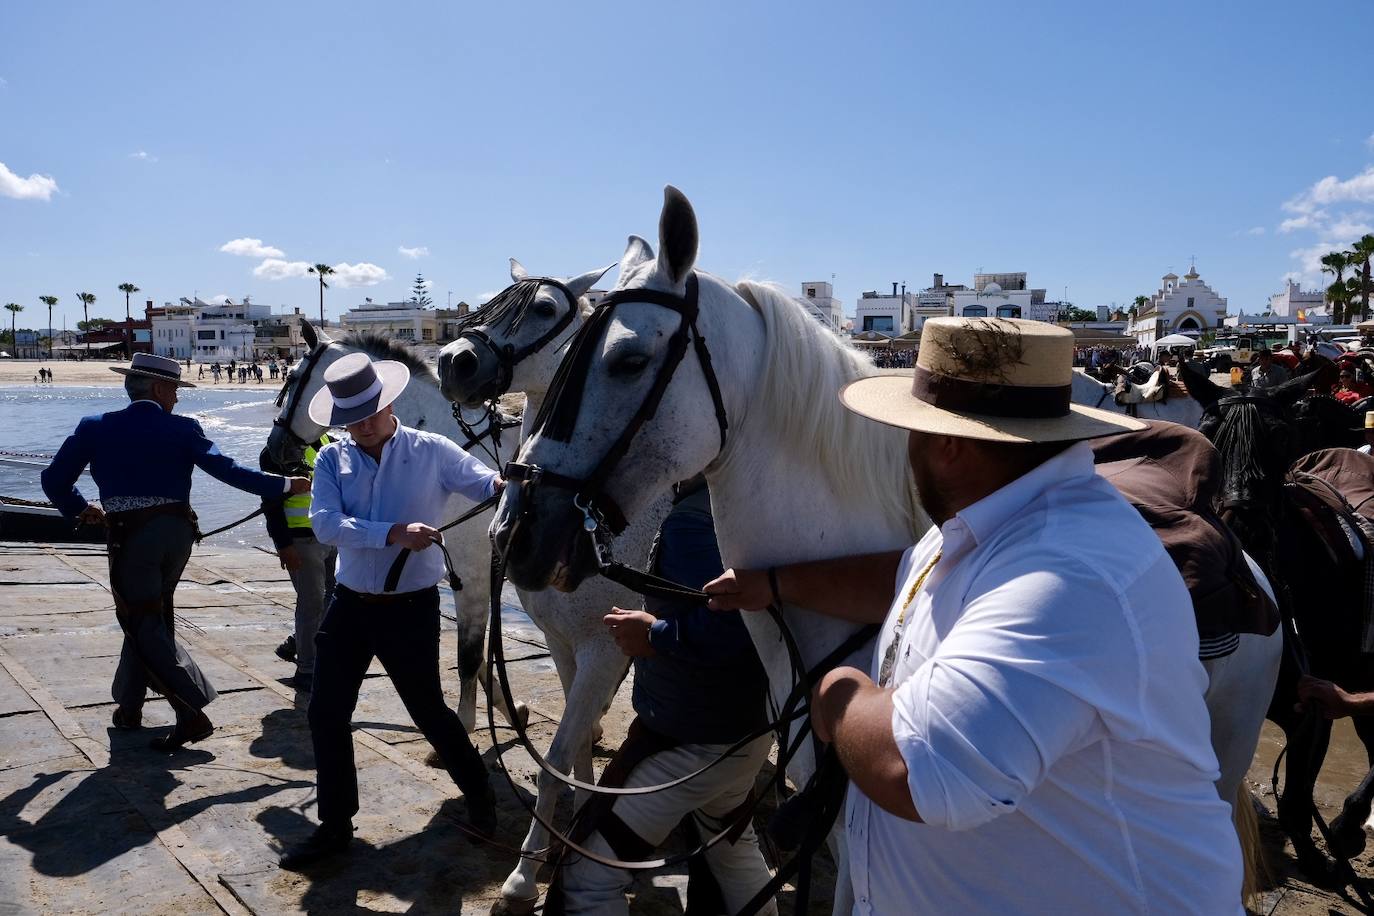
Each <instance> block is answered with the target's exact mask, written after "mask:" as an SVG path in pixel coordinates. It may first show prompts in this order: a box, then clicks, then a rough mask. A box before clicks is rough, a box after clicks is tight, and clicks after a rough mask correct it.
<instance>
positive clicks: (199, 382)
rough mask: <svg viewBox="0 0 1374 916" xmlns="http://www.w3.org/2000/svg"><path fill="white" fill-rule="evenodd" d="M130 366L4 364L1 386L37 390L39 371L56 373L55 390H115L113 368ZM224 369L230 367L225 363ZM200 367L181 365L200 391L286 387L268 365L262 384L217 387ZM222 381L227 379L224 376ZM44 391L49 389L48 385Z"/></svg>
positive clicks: (102, 362)
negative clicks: (202, 374)
mask: <svg viewBox="0 0 1374 916" xmlns="http://www.w3.org/2000/svg"><path fill="white" fill-rule="evenodd" d="M128 365H129V364H128V362H125V361H123V360H103V359H91V360H86V361H84V362H81V361H77V360H53V361H51V362H49V361H47V360H31V359H21V360H10V359H6V360H0V386H10V385H27V386H33V385H34V384H35V383H34V377H35V376H37V375H38V367H39V366H42V367H43V368H45V369H51V370H52V371H53V376H54V379H53V387H60V386H62V385H95V386H99V387H102V388H103V387H114V386H119V385H123V384H124V376H122V375H120V374H119V373H117V372H111V371H110V368H111V367H113V366H120V367H124V368H127V367H128ZM222 365H228V364H227V363H224V364H222ZM198 371H199V365H198V364H197V363H192V364H191V368H190V369H187V368H186V364H185V363H182V365H181V377H182V378H183V379H184V380H186V381H188V382H191V383H192V384H194V385H196V386H197V387H199V388H225V389H234V388H263V389H267V388H272V389H277V388H280V387H281V385H282V379H281V377H280V376H278V377H277V378H275V379H274V378H272V377H271V376H270V375H268V373H267V366H266V364H262V381H261V382H247V383H245V384H242V385H240V384H239V383H238V382H237V381H235V382H233V383H232V384H231V383H229V382H228V381H224V380H221V381H220V382H218V383H216V382H215V380H214V379H213V378H211V376H210V367H209V366H206V367H205V378H203V379H201V378H197V377H196V376H197V373H198ZM220 377H221V379H224V378H225V376H224V375H221V376H220ZM42 387H47V386H46V385H44V386H42Z"/></svg>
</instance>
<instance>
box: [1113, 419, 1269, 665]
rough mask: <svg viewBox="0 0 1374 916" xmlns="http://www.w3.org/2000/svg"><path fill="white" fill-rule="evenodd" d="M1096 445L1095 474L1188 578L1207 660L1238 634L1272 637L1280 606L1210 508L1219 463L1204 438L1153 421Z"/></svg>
mask: <svg viewBox="0 0 1374 916" xmlns="http://www.w3.org/2000/svg"><path fill="white" fill-rule="evenodd" d="M1092 447H1093V460H1094V463H1095V464H1096V465H1097V472H1098V474H1099V475H1101V476H1102V477H1103V478H1104V479H1106V480H1107V481H1108V482H1109V483H1111V484H1112V485H1113V486H1114V487H1116V489H1117V491H1118V492H1120V493H1121V495H1122V496H1124V497H1125V498H1126V501H1127V502H1129V503H1130V504H1131V505H1132V506H1134V507H1135V509H1136V511H1137V512H1139V513H1140V515H1141V517H1142V518H1144V519H1145V521H1146V522H1148V523H1149V525H1150V527H1151V528H1153V529H1154V532H1155V534H1157V535H1158V536H1159V539H1160V541H1161V542H1162V543H1163V545H1164V550H1165V552H1166V553H1168V554H1169V557H1170V559H1172V560H1173V561H1174V565H1175V566H1177V567H1178V571H1179V574H1180V575H1182V576H1183V582H1184V584H1185V585H1186V586H1187V587H1188V594H1189V595H1190V596H1191V597H1192V599H1193V613H1194V615H1195V617H1196V618H1197V627H1198V638H1199V641H1200V642H1201V643H1202V644H1203V649H1204V657H1209V658H1211V657H1219V656H1220V655H1224V654H1228V653H1229V652H1230V651H1232V650H1234V647H1235V643H1236V640H1235V639H1234V636H1235V634H1239V633H1257V634H1259V635H1261V636H1268V635H1270V634H1271V633H1273V632H1274V630H1275V629H1277V628H1278V625H1279V611H1278V608H1277V607H1275V605H1274V603H1273V602H1272V601H1270V600H1269V596H1268V595H1267V594H1265V592H1264V590H1263V589H1262V588H1260V586H1259V583H1258V582H1257V581H1256V580H1255V577H1254V575H1253V574H1252V573H1251V571H1250V566H1249V564H1247V563H1246V562H1245V558H1244V555H1243V553H1244V551H1243V548H1242V547H1241V544H1240V540H1239V539H1238V538H1237V537H1236V536H1235V535H1234V534H1233V533H1232V532H1231V530H1230V528H1228V527H1227V526H1226V524H1225V523H1224V522H1223V521H1222V520H1221V518H1220V516H1218V515H1217V514H1216V511H1215V510H1214V509H1213V508H1212V506H1213V500H1214V498H1215V496H1216V493H1217V490H1218V489H1219V487H1220V485H1221V459H1220V457H1219V456H1218V455H1217V451H1216V449H1215V448H1213V446H1212V443H1211V442H1210V441H1208V439H1207V437H1206V436H1204V435H1202V434H1201V433H1199V432H1197V431H1196V430H1192V429H1189V428H1187V427H1186V426H1180V425H1179V424H1177V423H1167V422H1164V421H1162V420H1152V421H1148V426H1147V427H1146V428H1145V429H1143V430H1141V431H1139V432H1132V433H1124V434H1122V435H1119V436H1109V437H1107V438H1104V439H1098V440H1095V441H1094V442H1093V443H1092ZM1209 646H1210V647H1216V651H1211V652H1210V653H1209V650H1208V647H1209Z"/></svg>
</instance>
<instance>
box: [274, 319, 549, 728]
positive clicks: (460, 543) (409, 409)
mask: <svg viewBox="0 0 1374 916" xmlns="http://www.w3.org/2000/svg"><path fill="white" fill-rule="evenodd" d="M301 332H302V336H303V337H304V338H305V341H306V343H307V344H308V345H309V346H310V353H308V354H307V355H306V356H305V357H303V358H302V359H301V360H299V361H298V362H297V363H296V365H295V366H294V367H293V369H292V370H291V373H290V375H288V376H287V380H286V383H285V385H284V386H283V396H284V402H283V405H282V409H281V412H280V414H279V415H278V419H279V420H280V422H279V423H278V424H276V425H274V426H273V427H272V434H271V435H270V436H269V437H268V441H267V449H268V452H269V453H270V454H271V455H272V456H273V457H274V458H275V459H276V460H277V461H278V462H280V463H282V464H283V465H285V466H289V465H290V464H291V463H292V462H293V460H294V459H296V458H298V456H299V455H300V450H301V449H302V447H303V445H304V444H308V443H314V442H318V441H319V438H320V436H321V435H323V434H324V432H325V430H326V428H325V427H323V426H320V425H319V424H317V423H316V422H315V421H314V420H312V419H310V415H309V412H308V411H307V410H306V405H308V404H309V403H310V399H311V397H313V396H314V395H315V393H316V392H317V391H319V390H320V389H321V388H322V387H324V372H325V369H326V368H328V367H329V366H330V365H331V364H332V363H334V361H335V360H337V359H339V358H340V357H342V356H344V355H345V354H348V353H354V352H364V353H367V354H368V355H369V356H372V357H375V358H378V359H394V360H399V361H401V362H403V363H405V364H406V366H407V367H408V368H409V369H410V384H408V385H406V388H405V391H403V392H401V395H400V397H398V398H397V399H396V400H395V401H394V402H393V403H392V409H393V410H394V411H395V412H396V417H397V419H399V420H400V421H401V422H402V423H404V424H405V425H406V426H409V427H412V428H414V429H420V430H424V431H425V432H431V433H438V434H439V435H442V436H447V437H448V438H450V439H453V440H454V441H456V442H458V443H459V444H460V445H461V444H463V443H465V442H467V436H466V435H464V434H463V432H462V431H461V430H460V429H459V427H458V423H457V421H456V420H455V419H454V417H453V405H452V404H450V403H449V402H448V400H447V399H446V398H445V397H444V396H443V395H442V394H441V393H440V392H439V381H438V379H436V378H435V377H434V372H433V371H432V370H431V369H430V368H429V366H428V365H426V364H425V363H424V361H423V360H421V359H420V358H419V357H418V356H417V355H415V353H414V352H413V351H412V350H410V349H409V348H407V347H405V346H404V345H402V344H394V343H392V342H390V341H388V340H386V339H384V338H381V337H374V336H371V335H360V336H354V335H349V336H348V337H345V338H344V339H342V340H339V341H335V340H331V339H330V338H329V337H328V336H326V335H325V334H324V333H323V332H321V331H317V330H316V329H315V328H313V327H312V326H311V325H310V323H309V322H307V321H302V322H301ZM302 379H304V380H305V382H304V384H303V385H302V383H301V381H302ZM288 415H289V416H288ZM470 419H471V420H472V422H474V423H482V422H484V421H483V419H482V418H481V417H480V416H477V415H472V416H471V417H470ZM469 451H470V452H471V454H472V455H473V457H475V458H479V459H481V460H482V461H483V462H485V463H486V464H487V465H488V466H490V467H495V465H496V462H495V459H494V458H492V457H491V456H490V455H489V454H487V452H486V451H484V450H483V448H481V447H478V446H475V445H474V446H472V447H470V449H469ZM473 505H475V504H474V503H473V502H472V501H471V500H469V499H467V498H466V497H464V496H459V495H457V494H454V495H453V496H451V497H450V498H449V503H448V506H447V508H446V510H445V512H444V517H445V519H446V520H448V521H452V520H453V519H456V518H458V516H460V515H462V514H463V513H464V512H466V511H467V510H468V509H470V508H472V507H473ZM444 544H445V546H446V547H447V548H448V552H449V555H450V556H451V557H452V558H453V564H454V570H455V571H456V572H457V573H458V574H459V575H460V576H462V578H463V590H462V591H460V592H458V593H457V594H455V595H454V604H455V609H456V611H457V621H456V622H457V628H458V677H459V702H458V718H459V719H460V720H461V721H462V723H463V727H464V728H466V729H467V730H468V733H469V734H471V733H472V732H473V729H474V727H475V726H476V723H477V686H478V684H479V683H480V684H482V685H485V684H486V652H485V651H484V648H485V634H486V629H485V628H486V622H487V614H488V611H489V604H488V602H489V599H490V596H491V577H490V575H488V573H487V570H488V568H489V564H490V558H491V542H490V539H489V538H488V536H487V518H486V517H485V516H479V517H477V518H474V519H472V520H471V521H468V522H465V523H463V524H462V525H458V526H457V527H455V528H450V529H449V530H448V531H446V532H444ZM490 701H491V702H492V703H494V704H495V708H496V709H497V710H498V711H499V712H500V713H501V715H502V716H504V717H505V718H506V721H508V722H509V721H510V720H511V717H510V714H509V712H508V711H507V710H506V708H505V704H504V703H503V702H502V700H501V697H500V692H499V691H498V692H497V695H496V696H494V697H491V698H490ZM516 714H517V715H518V716H520V717H521V720H522V721H527V720H528V718H529V710H528V709H526V708H525V704H524V703H517V704H516Z"/></svg>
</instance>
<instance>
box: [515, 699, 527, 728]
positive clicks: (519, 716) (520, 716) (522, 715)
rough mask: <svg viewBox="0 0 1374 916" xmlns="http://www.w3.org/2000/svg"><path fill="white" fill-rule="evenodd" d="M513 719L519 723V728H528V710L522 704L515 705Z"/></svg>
mask: <svg viewBox="0 0 1374 916" xmlns="http://www.w3.org/2000/svg"><path fill="white" fill-rule="evenodd" d="M515 718H516V720H517V721H519V723H520V727H521V728H522V729H523V728H528V727H529V724H530V708H529V707H528V706H526V705H525V704H524V703H516V704H515Z"/></svg>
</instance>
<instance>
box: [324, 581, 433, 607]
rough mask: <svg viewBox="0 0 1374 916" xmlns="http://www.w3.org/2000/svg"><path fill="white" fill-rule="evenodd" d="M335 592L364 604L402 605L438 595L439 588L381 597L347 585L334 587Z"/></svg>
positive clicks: (389, 593) (393, 593)
mask: <svg viewBox="0 0 1374 916" xmlns="http://www.w3.org/2000/svg"><path fill="white" fill-rule="evenodd" d="M334 590H335V591H336V592H339V593H341V594H342V595H343V596H344V597H345V598H350V599H355V600H357V601H361V602H362V603H363V604H400V603H402V602H405V601H414V600H415V599H417V598H423V597H425V596H426V595H428V594H430V593H431V592H434V593H435V594H437V593H438V591H439V587H438V586H437V585H431V586H430V587H429V588H419V589H416V590H415V591H413V592H386V593H384V594H380V595H374V594H370V593H368V592H358V591H354V590H353V589H351V588H349V587H348V586H347V585H336V586H334Z"/></svg>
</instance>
